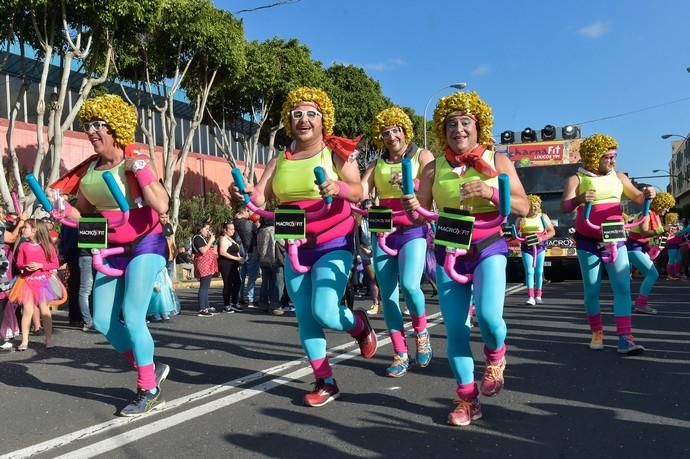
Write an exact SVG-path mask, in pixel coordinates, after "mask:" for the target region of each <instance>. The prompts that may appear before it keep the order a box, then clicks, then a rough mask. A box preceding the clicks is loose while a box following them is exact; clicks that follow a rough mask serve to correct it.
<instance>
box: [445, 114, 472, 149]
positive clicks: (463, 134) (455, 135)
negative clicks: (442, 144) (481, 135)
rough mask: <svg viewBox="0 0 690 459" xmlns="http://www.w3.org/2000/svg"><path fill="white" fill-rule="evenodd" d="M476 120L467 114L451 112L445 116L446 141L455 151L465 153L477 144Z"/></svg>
mask: <svg viewBox="0 0 690 459" xmlns="http://www.w3.org/2000/svg"><path fill="white" fill-rule="evenodd" d="M477 138H478V133H477V122H476V121H475V120H474V118H472V117H471V116H469V115H454V114H451V115H449V116H448V117H447V118H446V142H447V143H448V147H450V149H451V150H453V151H454V152H455V153H465V152H468V151H470V150H471V149H472V148H474V147H475V146H477Z"/></svg>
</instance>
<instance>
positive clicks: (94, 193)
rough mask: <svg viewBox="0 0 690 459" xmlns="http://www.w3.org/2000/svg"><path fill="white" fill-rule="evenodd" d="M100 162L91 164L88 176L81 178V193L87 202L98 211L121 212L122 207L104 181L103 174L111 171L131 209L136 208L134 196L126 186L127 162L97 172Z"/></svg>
mask: <svg viewBox="0 0 690 459" xmlns="http://www.w3.org/2000/svg"><path fill="white" fill-rule="evenodd" d="M97 163H98V160H96V161H94V162H92V163H91V164H89V169H88V170H87V171H86V174H84V176H83V177H82V178H81V181H80V182H79V191H80V192H81V194H83V195H84V197H85V198H86V200H87V201H89V202H90V203H91V205H93V206H94V207H95V208H96V209H98V210H119V209H120V207H119V206H118V205H117V201H115V198H114V197H113V195H112V194H110V190H109V189H108V187H107V186H106V184H105V181H104V180H103V173H104V172H106V171H110V173H112V174H113V178H114V179H115V182H117V184H118V185H119V186H120V190H121V191H122V193H123V194H124V195H125V197H126V198H127V202H128V203H129V205H130V207H134V201H133V199H132V195H131V194H130V192H129V190H128V187H126V186H125V185H124V184H125V183H127V178H126V176H125V162H124V161H122V162H120V164H118V165H116V166H114V167H112V168H110V169H103V170H96V164H97Z"/></svg>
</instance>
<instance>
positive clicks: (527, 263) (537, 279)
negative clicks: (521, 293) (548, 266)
mask: <svg viewBox="0 0 690 459" xmlns="http://www.w3.org/2000/svg"><path fill="white" fill-rule="evenodd" d="M544 257H546V251H545V250H542V251H541V252H539V253H537V263H536V266H535V267H534V268H533V267H532V260H533V259H534V256H532V249H528V250H523V251H522V266H523V267H524V268H525V284H526V285H527V288H536V289H537V290H541V286H542V284H543V283H544Z"/></svg>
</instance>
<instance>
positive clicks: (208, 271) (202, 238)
mask: <svg viewBox="0 0 690 459" xmlns="http://www.w3.org/2000/svg"><path fill="white" fill-rule="evenodd" d="M215 242H216V237H215V236H214V235H213V232H212V231H211V226H210V224H209V223H202V224H201V225H199V227H198V228H197V231H196V234H195V235H194V237H193V238H192V253H194V275H195V276H196V277H197V278H198V279H199V293H198V297H197V298H198V302H199V313H198V314H197V315H198V316H199V317H210V316H213V314H214V313H215V312H216V308H214V307H212V306H211V305H210V304H209V301H208V290H209V287H211V278H212V277H213V276H214V275H215V274H216V273H217V272H218V259H217V255H216V250H215V248H214V244H215Z"/></svg>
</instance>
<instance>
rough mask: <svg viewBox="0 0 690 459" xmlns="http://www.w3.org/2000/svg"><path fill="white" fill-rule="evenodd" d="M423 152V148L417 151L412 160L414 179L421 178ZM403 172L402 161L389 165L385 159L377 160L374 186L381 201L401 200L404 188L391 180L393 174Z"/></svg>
mask: <svg viewBox="0 0 690 459" xmlns="http://www.w3.org/2000/svg"><path fill="white" fill-rule="evenodd" d="M421 151H422V149H421V148H417V151H416V152H415V153H414V155H412V158H410V163H412V175H413V178H417V177H418V176H419V172H420V168H419V154H420V152H421ZM398 172H401V173H402V161H401V162H399V163H389V162H386V160H384V159H383V158H379V159H378V160H376V168H375V169H374V186H375V187H376V194H378V196H379V198H381V199H389V198H399V197H401V196H402V188H401V187H400V185H393V184H391V182H390V180H391V177H392V176H393V174H395V173H398Z"/></svg>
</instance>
